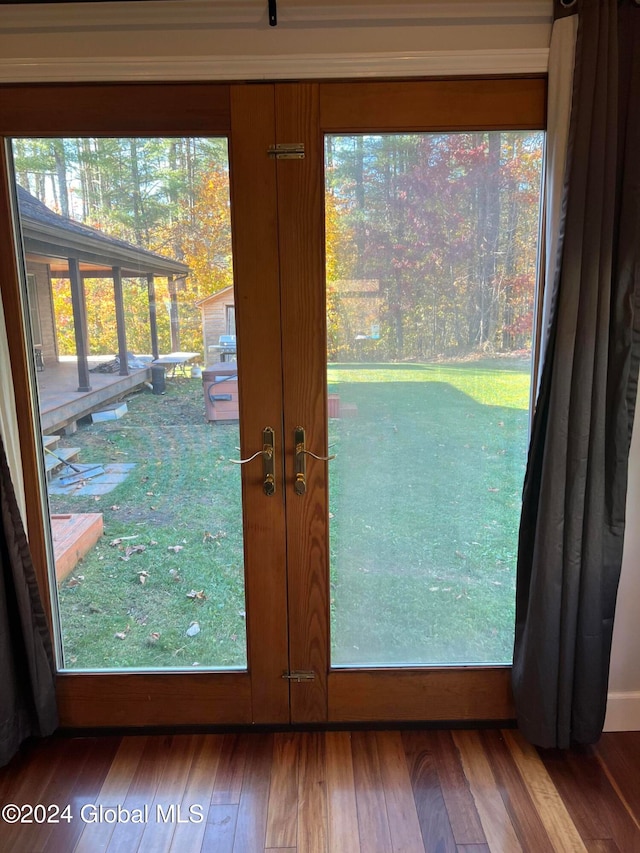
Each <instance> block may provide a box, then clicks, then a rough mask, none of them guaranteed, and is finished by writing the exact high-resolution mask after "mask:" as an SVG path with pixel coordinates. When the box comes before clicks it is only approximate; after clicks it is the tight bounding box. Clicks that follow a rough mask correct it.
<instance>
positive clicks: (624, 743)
mask: <svg viewBox="0 0 640 853" xmlns="http://www.w3.org/2000/svg"><path fill="white" fill-rule="evenodd" d="M594 752H595V754H596V756H597V758H598V760H599V761H600V764H601V765H602V767H603V769H604V771H605V773H606V774H607V778H608V779H609V782H610V783H611V785H612V787H613V788H614V789H615V791H616V793H617V794H618V796H619V797H620V799H621V800H622V802H623V803H624V804H625V806H626V807H627V811H628V812H629V814H630V815H631V816H632V818H633V820H634V821H635V823H636V826H639V827H640V785H639V784H638V779H640V739H639V738H638V733H637V732H616V733H615V736H614V734H613V733H612V732H609V733H605V734H603V735H602V737H601V738H600V740H599V741H598V743H597V744H596V746H595V747H594Z"/></svg>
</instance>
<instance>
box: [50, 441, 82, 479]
mask: <svg viewBox="0 0 640 853" xmlns="http://www.w3.org/2000/svg"><path fill="white" fill-rule="evenodd" d="M52 452H53V453H55V456H52V455H51V453H45V455H44V456H45V460H44V463H45V471H46V474H47V479H51V477H53V476H54V474H57V473H58V471H61V470H62V469H63V468H64V467H65V465H66V463H67V462H75V461H76V460H77V458H78V454H79V453H80V448H79V447H57V448H56V449H55V450H54V451H52ZM56 457H59V458H57V459H56Z"/></svg>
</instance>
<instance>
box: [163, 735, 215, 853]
mask: <svg viewBox="0 0 640 853" xmlns="http://www.w3.org/2000/svg"><path fill="white" fill-rule="evenodd" d="M222 741H223V735H202V736H201V737H200V738H199V739H198V742H197V745H196V753H195V755H194V757H193V762H192V764H191V773H190V774H189V780H188V782H187V787H186V789H185V792H184V796H183V798H182V812H183V813H184V814H188V813H193V815H194V820H191V821H189V822H188V823H181V824H179V825H178V826H176V831H175V832H174V834H173V839H172V841H171V847H170V853H183V851H185V850H195V851H197V850H200V848H201V847H202V844H203V841H204V836H205V832H206V829H207V816H208V814H209V803H210V802H211V794H212V793H213V785H214V782H215V778H216V773H217V770H218V763H219V761H220V753H221V752H222ZM200 808H201V809H202V815H203V820H202V821H201V822H199V821H198V820H197V819H195V818H196V815H197V814H199V809H200ZM192 809H197V811H194V812H191V811H190V810H192Z"/></svg>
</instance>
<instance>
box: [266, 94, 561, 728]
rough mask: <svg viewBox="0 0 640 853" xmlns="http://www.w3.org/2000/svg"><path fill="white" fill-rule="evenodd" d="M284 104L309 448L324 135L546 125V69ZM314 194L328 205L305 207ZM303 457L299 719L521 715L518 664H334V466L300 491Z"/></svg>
mask: <svg viewBox="0 0 640 853" xmlns="http://www.w3.org/2000/svg"><path fill="white" fill-rule="evenodd" d="M276 104H277V105H278V106H277V141H278V142H279V143H286V142H294V141H295V142H303V143H304V145H305V158H306V159H305V161H302V162H300V161H292V162H290V163H287V162H283V163H282V164H281V165H280V166H279V169H278V204H279V207H278V210H279V217H280V221H281V223H282V225H283V229H282V231H283V232H284V233H282V232H281V237H280V240H281V244H280V245H281V280H282V306H283V307H282V318H283V319H282V327H283V333H284V339H283V367H284V374H285V377H286V379H285V389H284V390H285V402H284V410H285V434H286V440H287V441H290V433H291V431H292V429H293V427H294V425H297V424H300V425H303V426H305V428H306V430H307V436H308V447H309V449H310V450H312V451H313V452H314V453H317V454H319V455H326V453H327V411H326V311H325V302H324V218H323V217H324V212H323V199H324V181H323V162H322V160H323V157H322V151H323V137H324V134H325V133H365V132H369V133H380V132H411V131H415V132H420V131H424V132H428V131H463V130H471V129H472V130H499V129H505V130H506V129H522V130H533V129H544V127H545V125H546V79H545V78H543V77H519V78H510V79H500V78H491V79H489V78H486V79H474V80H469V79H467V80H462V79H457V80H427V81H424V80H423V81H420V80H411V81H408V82H402V81H391V82H389V81H386V82H385V81H380V82H378V81H367V82H356V83H343V82H325V83H305V84H302V85H301V86H300V87H297V88H295V89H294V88H292V87H291V85H290V84H277V85H276ZM316 158H318V159H316ZM303 198H304V199H307V200H310V201H311V202H312V203H315V205H316V208H315V209H314V210H304V211H303V212H301V209H300V199H303ZM319 235H322V242H321V243H319ZM319 282H320V284H319ZM319 292H320V296H319V295H318V293H319ZM319 365H321V367H319ZM293 464H294V463H293V450H292V445H290V446H289V451H288V454H287V484H288V485H287V488H288V499H287V541H288V554H289V621H290V632H291V638H292V646H291V667H292V669H296V670H303V671H313V672H314V675H315V677H314V680H313V681H302V682H300V683H296V682H293V683H292V686H291V708H292V721H293V722H295V723H310V722H331V723H342V722H355V721H367V722H386V721H389V722H395V721H399V720H403V721H409V720H411V721H423V720H505V719H512V718H513V717H514V716H515V709H514V705H513V697H512V693H511V686H510V681H511V667H510V666H464V667H455V668H454V667H445V666H439V667H404V668H399V669H392V668H389V667H380V668H360V669H353V670H348V669H343V668H341V669H331V667H330V665H329V660H330V658H329V624H330V623H329V620H330V613H329V603H328V576H329V556H328V555H329V548H328V506H327V473H326V467H325V463H322V462H316V461H314V460H312V459H311V460H309V463H308V485H307V494H306V495H305V496H304V497H303V498H300V497H298V496H295V495H294V494H293V490H292V485H291V484H292V483H293V479H294V473H293Z"/></svg>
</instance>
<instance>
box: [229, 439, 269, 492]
mask: <svg viewBox="0 0 640 853" xmlns="http://www.w3.org/2000/svg"><path fill="white" fill-rule="evenodd" d="M275 455H276V450H275V432H274V430H273V428H272V427H265V428H264V429H263V430H262V450H256V452H255V453H253V454H252V455H251V456H247V458H246V459H230V460H229V462H233V464H234V465H246V464H247V462H252V461H253V460H254V459H257V458H258V456H262V473H263V480H262V490H263V492H264V493H265V495H267V497H271V496H272V495H275V493H276V465H275V461H276V460H275Z"/></svg>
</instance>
